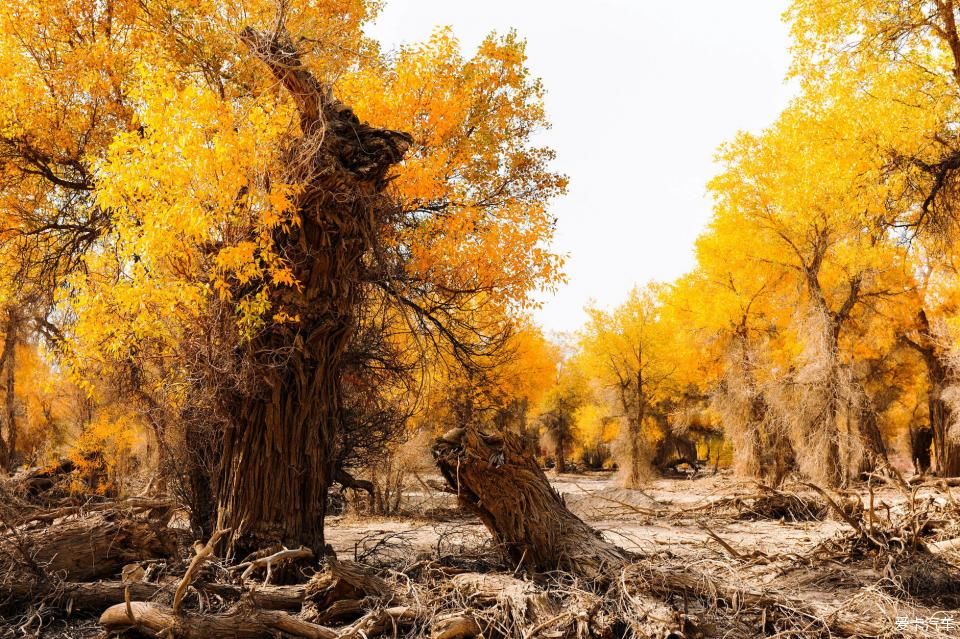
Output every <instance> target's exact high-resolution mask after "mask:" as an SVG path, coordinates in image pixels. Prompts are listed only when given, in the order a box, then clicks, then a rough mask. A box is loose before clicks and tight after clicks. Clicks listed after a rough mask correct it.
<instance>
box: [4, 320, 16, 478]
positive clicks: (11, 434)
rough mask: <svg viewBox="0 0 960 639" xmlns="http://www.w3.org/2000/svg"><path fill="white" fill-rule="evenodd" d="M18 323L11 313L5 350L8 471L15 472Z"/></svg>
mask: <svg viewBox="0 0 960 639" xmlns="http://www.w3.org/2000/svg"><path fill="white" fill-rule="evenodd" d="M17 328H18V326H17V321H16V319H15V316H14V315H13V311H11V312H10V320H9V321H8V322H7V334H6V339H5V343H4V346H3V350H4V352H5V353H6V355H7V357H6V368H7V378H6V422H7V445H6V451H7V460H6V464H7V469H8V470H11V471H12V470H13V469H14V468H16V466H17V393H16V371H17Z"/></svg>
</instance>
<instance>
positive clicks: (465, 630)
mask: <svg viewBox="0 0 960 639" xmlns="http://www.w3.org/2000/svg"><path fill="white" fill-rule="evenodd" d="M380 10H381V3H380V2H377V1H375V0H232V1H227V0H43V1H40V0H21V1H19V2H8V3H3V5H2V6H0V335H2V346H0V639H14V638H19V637H30V638H36V639H40V638H47V637H50V638H52V637H58V638H59V637H65V638H70V639H74V638H87V637H102V638H106V637H120V636H122V637H137V636H146V637H161V638H165V639H216V638H218V637H225V638H233V639H237V638H243V639H253V638H258V637H304V638H309V639H354V638H356V639H375V638H380V637H394V638H397V637H430V638H431V639H469V638H473V637H478V638H484V639H561V638H566V637H570V638H574V637H575V638H576V639H587V638H600V639H620V638H628V637H629V638H634V637H636V638H647V637H650V638H657V639H667V638H673V639H681V638H693V637H701V638H711V637H716V638H720V637H725V638H726V637H729V638H735V639H736V638H745V639H747V638H753V637H781V638H802V637H824V638H827V637H956V636H958V633H960V612H956V611H957V610H958V608H960V505H958V501H957V499H958V498H960V495H958V494H957V493H953V492H952V490H954V489H956V488H958V487H960V273H958V270H957V269H958V264H957V260H958V258H960V251H958V240H960V28H958V25H957V21H958V20H960V6H955V5H954V0H861V1H859V2H849V1H841V0H793V1H792V4H791V6H790V8H789V9H788V11H787V12H786V13H785V14H784V16H783V19H784V21H785V22H786V23H787V25H788V27H789V29H790V38H791V49H790V56H791V66H790V71H789V80H790V81H791V82H793V83H794V84H795V86H796V87H797V91H796V95H795V96H794V97H793V99H792V100H791V101H790V103H789V105H788V106H787V107H786V108H785V109H783V111H782V112H781V113H780V114H779V116H778V117H777V119H776V121H775V122H773V123H772V124H771V125H770V126H768V127H766V128H764V129H762V130H760V131H758V132H755V133H741V134H738V135H736V136H735V137H733V138H732V139H729V140H728V141H727V142H726V143H725V144H724V145H723V146H722V147H721V148H720V149H719V150H718V151H717V158H718V160H717V162H718V164H717V168H718V172H717V174H716V176H715V177H714V178H713V179H712V180H711V181H710V182H709V184H707V185H706V188H707V190H708V192H709V194H710V196H711V201H712V206H713V209H712V216H711V218H710V221H709V223H708V225H707V227H706V228H705V229H704V230H703V232H702V233H701V235H700V236H699V238H698V239H697V242H696V246H695V266H694V267H693V268H692V269H691V270H690V271H689V272H687V273H686V274H685V275H683V276H681V277H679V278H677V279H675V280H673V281H666V282H652V283H638V284H637V285H636V287H634V288H633V290H630V291H623V292H622V299H623V302H622V303H621V304H619V305H616V306H614V307H612V308H606V307H603V306H600V305H596V304H592V305H590V306H588V308H587V309H586V313H585V316H586V318H587V321H586V323H585V324H584V325H583V326H581V327H580V328H579V329H578V330H576V331H574V332H571V333H566V334H556V333H551V332H549V331H547V330H545V329H544V328H542V327H541V326H540V325H539V324H538V320H537V313H536V312H537V309H538V307H539V306H540V305H541V303H542V300H543V299H544V296H545V295H549V294H550V293H551V292H553V291H556V290H558V288H560V287H562V286H563V284H564V282H565V271H564V263H565V258H566V257H567V256H566V255H564V254H562V253H560V252H559V251H558V250H556V249H555V248H554V242H553V240H554V234H555V232H556V229H557V225H558V224H562V222H563V220H562V219H559V220H558V219H557V217H556V216H555V214H554V205H555V203H556V202H558V201H560V200H561V198H563V197H564V195H565V193H566V190H567V185H568V180H576V177H577V176H576V175H571V176H566V175H563V174H561V173H560V172H559V171H558V170H557V169H556V168H555V153H554V151H553V150H552V149H551V148H549V147H547V146H544V145H543V141H544V140H546V139H549V138H548V137H545V136H543V135H542V133H543V132H544V131H546V130H547V129H549V126H550V122H549V119H548V115H547V113H548V110H549V109H548V106H549V99H548V97H547V89H548V88H549V87H545V86H544V84H543V83H542V82H541V80H540V79H538V78H537V77H536V76H535V75H533V74H532V73H531V71H530V70H529V68H528V61H527V54H526V49H525V48H526V42H525V40H524V39H523V34H520V33H516V32H508V33H503V34H496V33H494V34H491V35H490V36H488V37H487V38H486V39H484V40H483V41H482V42H481V43H480V44H479V46H478V47H477V48H476V49H475V50H471V51H469V52H465V50H464V48H463V47H462V46H461V43H460V42H459V41H458V40H457V38H456V35H455V34H454V33H453V31H452V30H451V29H443V28H441V29H438V30H436V31H434V33H433V35H432V36H430V37H429V39H427V40H426V41H424V42H422V43H419V44H415V45H404V46H403V47H401V48H400V49H399V50H398V51H391V52H387V51H385V50H383V48H382V46H381V44H380V43H379V42H378V41H376V40H375V39H373V38H371V37H369V36H368V35H365V33H366V32H365V30H364V29H365V27H366V26H367V25H369V24H370V23H371V22H372V21H373V20H374V19H375V18H376V16H377V14H378V11H380ZM584 10H587V9H584ZM611 19H613V18H611ZM598 117H599V118H601V119H602V114H601V115H598ZM583 125H584V126H591V127H596V126H601V127H603V126H606V125H603V124H602V123H599V124H598V122H591V123H587V122H585V123H583ZM603 135H616V133H615V132H614V131H608V132H605V133H603ZM636 152H638V153H643V154H656V149H653V148H650V149H638V150H637V151H636ZM678 170H682V167H678ZM620 188H623V189H624V193H623V197H624V199H637V198H638V197H639V196H638V194H636V193H632V192H630V189H631V188H632V186H631V185H620ZM651 214H663V212H655V213H651ZM605 232H609V233H617V232H618V230H617V229H615V228H611V229H609V230H607V231H605Z"/></svg>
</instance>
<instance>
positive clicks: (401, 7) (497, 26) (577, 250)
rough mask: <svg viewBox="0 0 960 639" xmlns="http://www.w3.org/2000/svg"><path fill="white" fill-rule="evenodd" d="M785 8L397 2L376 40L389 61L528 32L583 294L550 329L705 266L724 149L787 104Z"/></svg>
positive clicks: (544, 313) (562, 242)
mask: <svg viewBox="0 0 960 639" xmlns="http://www.w3.org/2000/svg"><path fill="white" fill-rule="evenodd" d="M786 6H787V2H786V1H785V0H724V1H718V0H685V1H684V2H670V1H666V2H665V1H663V0H656V1H655V0H590V1H589V2H586V1H584V0H579V1H576V2H574V1H572V0H484V1H483V2H479V1H478V0H387V3H386V7H385V9H384V11H383V12H382V14H381V15H380V17H379V18H378V20H377V22H376V23H375V24H374V25H373V26H372V27H371V28H370V29H369V31H368V32H369V33H370V35H372V36H374V37H376V38H378V39H379V40H380V41H381V42H382V43H383V45H384V47H385V49H387V50H390V49H394V48H396V47H398V46H399V45H401V44H404V43H412V42H417V41H421V40H424V39H426V38H427V37H428V36H429V35H430V33H431V32H432V31H433V30H434V29H435V28H436V27H437V26H443V25H450V26H452V27H453V30H454V33H455V34H456V35H457V36H458V37H459V38H460V41H461V43H462V45H463V48H464V53H465V54H467V55H470V54H472V52H473V51H475V50H476V47H477V45H478V44H479V43H480V41H481V40H482V39H483V37H484V36H485V35H486V34H488V33H489V32H490V31H493V30H496V31H501V32H503V31H506V30H508V29H510V28H515V29H516V30H517V31H518V32H519V34H520V35H522V36H523V37H525V38H526V39H527V41H528V44H527V53H528V55H529V66H530V68H531V70H532V71H533V72H534V73H535V74H537V75H538V76H540V77H542V78H543V80H544V83H545V85H546V88H547V91H548V93H547V100H546V105H547V112H548V114H549V116H550V119H551V121H552V122H553V128H552V129H551V130H549V131H547V132H546V133H545V134H544V135H543V136H542V137H543V138H544V140H545V141H546V143H547V144H549V145H550V146H552V147H553V148H554V149H556V151H557V156H558V157H557V162H556V167H557V169H559V170H560V171H562V172H564V173H566V174H567V175H569V176H570V190H569V193H568V194H567V195H566V196H565V197H563V198H562V199H560V200H558V201H557V202H556V203H555V204H554V206H553V212H554V214H555V215H556V216H557V218H558V220H559V222H558V233H557V238H556V242H555V245H554V246H555V248H556V250H558V251H559V252H561V253H565V254H567V255H568V261H567V267H566V272H567V276H568V279H569V282H568V283H567V284H566V285H565V286H563V287H562V288H561V289H560V290H559V291H558V292H557V293H556V294H555V295H552V296H548V297H547V298H546V299H545V304H544V307H543V309H541V310H539V311H538V312H537V314H536V315H537V319H538V320H539V321H540V322H541V324H542V325H543V326H544V328H545V329H547V330H548V331H569V330H574V329H576V328H577V327H579V326H580V325H581V324H582V322H583V321H584V315H583V307H584V305H585V304H587V303H588V302H589V301H590V300H595V301H596V303H598V304H600V305H603V306H610V305H614V304H617V303H619V302H620V301H622V300H623V299H625V298H626V295H627V292H628V291H629V289H630V288H631V287H632V286H634V285H635V284H642V283H644V282H647V281H649V280H660V281H668V280H671V279H673V278H675V277H677V276H678V275H681V274H682V273H684V272H686V271H688V270H689V269H690V268H691V267H692V265H693V243H694V240H695V239H696V237H697V235H698V234H699V233H700V231H701V230H702V229H703V227H704V225H705V224H706V222H707V220H708V219H709V215H710V200H709V198H708V197H707V195H706V192H705V184H706V182H707V180H709V179H710V177H711V176H713V175H714V174H715V173H716V171H717V167H716V165H715V164H714V163H713V157H714V153H715V151H716V148H717V146H718V145H719V144H720V143H722V142H723V141H725V140H728V139H730V138H731V137H732V136H733V135H734V134H735V133H736V132H737V131H738V130H741V129H749V130H759V129H761V128H763V127H764V126H766V125H768V124H769V123H770V122H772V121H773V119H774V118H775V117H776V115H777V113H779V111H780V110H781V109H782V108H783V107H784V106H786V103H787V101H788V100H789V97H790V94H791V88H790V87H789V86H788V85H787V84H785V83H784V76H785V74H786V71H787V66H788V64H789V53H788V47H789V39H788V34H787V28H786V26H785V25H784V24H783V23H782V22H781V19H780V16H781V14H782V13H783V11H784V9H785V8H786Z"/></svg>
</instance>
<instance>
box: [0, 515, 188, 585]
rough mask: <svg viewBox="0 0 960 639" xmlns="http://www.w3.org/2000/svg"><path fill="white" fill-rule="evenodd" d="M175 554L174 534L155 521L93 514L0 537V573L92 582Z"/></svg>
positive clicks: (174, 532)
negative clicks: (134, 563) (129, 567)
mask: <svg viewBox="0 0 960 639" xmlns="http://www.w3.org/2000/svg"><path fill="white" fill-rule="evenodd" d="M176 552H177V531H175V530H173V529H170V528H167V527H166V526H161V525H158V524H157V522H155V521H149V520H142V519H131V518H126V517H121V516H119V515H115V514H105V513H97V514H95V515H93V516H91V517H86V518H82V519H73V520H68V521H64V522H61V523H58V524H57V525H56V526H50V527H48V528H41V529H36V530H26V531H16V530H14V531H9V532H7V534H5V535H4V536H3V537H2V538H0V574H7V573H8V572H10V571H16V572H18V573H20V574H21V575H22V574H23V573H24V572H29V571H32V572H34V576H40V575H39V574H38V573H43V574H46V575H51V574H53V575H56V576H58V577H59V578H61V579H63V580H65V581H92V580H95V579H100V578H101V577H107V576H111V575H114V574H116V573H118V572H119V571H120V569H121V568H122V567H123V566H124V565H125V564H129V563H132V562H135V561H140V560H144V559H163V558H168V557H173V556H175V555H176ZM2 592H3V586H0V593H2Z"/></svg>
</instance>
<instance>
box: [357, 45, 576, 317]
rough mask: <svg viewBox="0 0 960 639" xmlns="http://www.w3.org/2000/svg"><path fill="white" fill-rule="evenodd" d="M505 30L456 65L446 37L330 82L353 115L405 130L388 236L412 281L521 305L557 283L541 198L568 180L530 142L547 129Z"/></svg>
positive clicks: (537, 94) (520, 51)
mask: <svg viewBox="0 0 960 639" xmlns="http://www.w3.org/2000/svg"><path fill="white" fill-rule="evenodd" d="M524 65H525V54H524V44H523V42H522V41H521V40H520V39H519V38H517V36H516V35H515V34H513V33H511V34H508V35H507V36H505V37H501V38H498V37H495V36H490V37H489V38H487V39H486V40H485V41H484V42H483V43H482V44H481V46H480V48H479V50H478V52H477V53H476V55H475V56H473V57H472V58H469V59H464V58H463V57H462V55H461V54H460V50H459V43H458V42H457V41H456V39H455V38H454V37H453V36H452V34H451V33H450V31H449V30H440V31H437V32H436V33H434V35H433V36H432V37H431V39H430V40H429V41H428V42H427V43H425V44H423V45H420V46H416V47H408V48H405V49H403V50H402V51H401V52H400V54H399V56H398V58H397V60H396V62H395V63H394V64H393V65H392V66H387V65H384V66H382V67H376V66H374V67H371V68H368V69H363V70H361V71H360V72H359V73H357V74H354V75H351V76H347V77H346V78H344V79H343V80H342V81H341V82H340V84H339V85H338V87H339V89H340V92H341V94H342V95H343V96H344V97H345V99H346V100H347V101H348V102H350V103H352V104H354V105H355V106H356V108H357V112H358V114H359V115H360V117H361V118H364V119H369V120H371V121H376V122H378V123H382V124H384V125H386V126H390V127H393V128H398V129H402V130H406V131H409V132H411V133H412V134H413V136H414V138H415V141H416V147H415V149H414V151H413V152H412V153H411V154H409V156H408V157H407V159H406V161H405V162H404V164H403V166H402V168H401V170H400V172H399V175H398V176H397V178H396V179H395V181H394V182H393V188H394V192H395V194H396V196H397V197H398V198H399V199H400V200H401V201H402V203H403V205H404V207H405V210H406V211H407V215H408V217H409V218H410V221H411V223H410V224H406V225H404V227H403V228H402V229H397V230H396V232H395V233H393V234H392V236H391V238H390V240H391V241H392V242H393V243H394V244H395V245H402V246H405V247H406V248H407V250H409V251H410V255H411V259H410V260H409V262H408V264H407V269H408V272H409V273H410V275H411V276H413V277H416V278H420V279H430V280H433V281H436V282H438V283H442V284H443V285H444V286H448V287H450V288H483V289H486V290H488V291H490V292H491V293H492V294H493V295H496V296H498V297H500V298H501V299H502V300H504V301H505V302H508V303H510V304H515V305H517V306H519V307H523V306H526V305H528V304H530V303H531V300H530V298H529V296H528V292H529V291H530V290H531V289H532V288H537V287H550V286H553V285H554V284H556V283H557V282H558V281H559V280H560V278H561V273H560V267H561V265H562V260H561V258H560V257H559V256H557V255H555V254H553V253H551V252H550V251H549V249H548V245H549V241H550V238H551V237H552V235H553V219H552V218H551V216H550V215H549V213H548V210H547V205H548V203H549V201H550V200H551V199H552V198H553V197H555V196H557V195H559V194H561V193H562V192H563V191H564V189H565V187H566V178H565V177H564V176H561V175H558V174H556V173H554V172H552V171H551V169H550V162H551V160H552V158H553V154H552V152H551V151H550V150H548V149H540V148H536V147H535V146H533V144H532V143H531V135H532V133H533V132H535V131H536V130H538V129H541V128H545V127H547V126H548V123H547V121H546V118H545V115H544V111H543V105H542V98H543V89H542V86H541V85H540V82H539V81H538V80H535V79H532V78H530V76H529V72H528V71H527V70H526V68H525V66H524Z"/></svg>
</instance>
